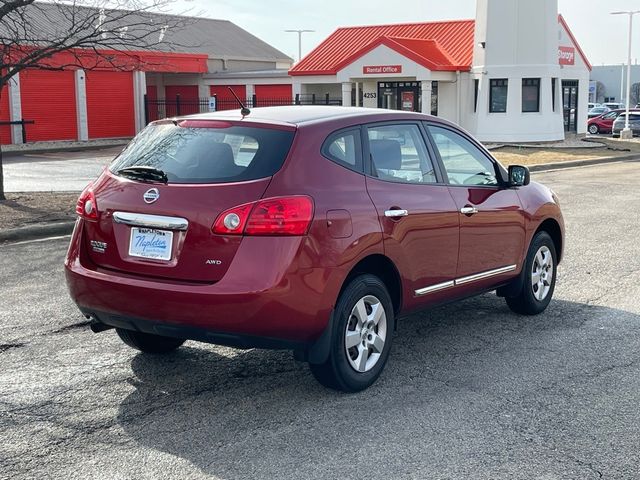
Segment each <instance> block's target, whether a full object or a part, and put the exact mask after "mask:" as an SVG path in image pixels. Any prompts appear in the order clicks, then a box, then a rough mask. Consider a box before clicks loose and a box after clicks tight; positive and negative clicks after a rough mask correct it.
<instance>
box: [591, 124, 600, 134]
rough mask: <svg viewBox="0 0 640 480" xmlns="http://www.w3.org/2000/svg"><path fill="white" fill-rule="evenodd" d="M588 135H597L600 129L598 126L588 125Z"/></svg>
mask: <svg viewBox="0 0 640 480" xmlns="http://www.w3.org/2000/svg"><path fill="white" fill-rule="evenodd" d="M589 133H590V134H591V135H596V134H597V133H600V129H599V128H598V125H596V124H595V123H592V124H591V125H589Z"/></svg>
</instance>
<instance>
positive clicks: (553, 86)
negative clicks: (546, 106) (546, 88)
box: [551, 78, 558, 112]
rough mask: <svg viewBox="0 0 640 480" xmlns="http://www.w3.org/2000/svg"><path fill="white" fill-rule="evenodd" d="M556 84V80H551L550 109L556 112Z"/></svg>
mask: <svg viewBox="0 0 640 480" xmlns="http://www.w3.org/2000/svg"><path fill="white" fill-rule="evenodd" d="M557 83H558V79H557V78H552V79H551V108H552V109H553V111H554V112H555V111H556V84H557Z"/></svg>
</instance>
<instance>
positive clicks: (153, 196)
mask: <svg viewBox="0 0 640 480" xmlns="http://www.w3.org/2000/svg"><path fill="white" fill-rule="evenodd" d="M142 198H143V199H144V201H145V202H146V203H153V202H155V201H156V200H158V199H159V198H160V192H159V191H158V189H157V188H150V189H149V190H147V191H146V192H144V195H142Z"/></svg>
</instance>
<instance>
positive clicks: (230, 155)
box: [109, 123, 294, 183]
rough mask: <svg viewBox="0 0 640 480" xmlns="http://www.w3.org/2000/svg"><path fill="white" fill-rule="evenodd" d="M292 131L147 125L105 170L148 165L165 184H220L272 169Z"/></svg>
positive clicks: (286, 149) (251, 177) (266, 174)
mask: <svg viewBox="0 0 640 480" xmlns="http://www.w3.org/2000/svg"><path fill="white" fill-rule="evenodd" d="M293 135H294V133H293V132H289V131H282V130H272V129H266V128H251V127H237V126H231V127H228V128H192V127H180V126H177V125H174V124H173V123H169V124H157V125H149V126H148V127H147V128H145V129H144V130H143V131H142V132H140V134H139V135H137V136H136V137H135V138H134V139H133V140H132V141H131V143H129V145H128V146H127V148H126V149H125V150H124V151H123V152H122V153H121V154H120V155H119V156H118V157H117V158H116V159H115V160H114V161H113V163H112V164H111V166H110V167H109V170H110V171H111V172H113V173H116V172H117V171H118V170H120V169H122V168H125V167H132V166H151V167H155V168H157V169H160V170H162V171H164V172H165V173H166V174H167V177H168V179H169V183H224V182H238V181H247V180H255V179H258V178H264V177H269V176H271V175H273V174H274V173H276V172H277V171H278V170H279V169H280V167H282V163H283V162H284V159H285V158H286V156H287V153H288V152H289V148H290V147H291V142H292V141H293Z"/></svg>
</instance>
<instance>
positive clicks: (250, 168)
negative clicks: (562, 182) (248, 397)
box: [65, 106, 564, 391]
mask: <svg viewBox="0 0 640 480" xmlns="http://www.w3.org/2000/svg"><path fill="white" fill-rule="evenodd" d="M245 113H246V112H245ZM77 213H78V216H79V217H78V221H77V223H76V227H75V231H74V233H73V236H72V239H71V245H70V247H69V251H68V255H67V258H66V262H65V267H66V278H67V283H68V286H69V290H70V292H71V296H72V298H73V299H74V300H75V302H76V303H77V304H78V306H79V307H80V310H81V311H82V313H83V314H84V315H86V316H87V317H88V318H90V319H91V321H92V330H93V331H95V332H97V331H102V330H106V329H109V328H112V327H115V329H116V331H117V333H118V335H119V336H120V338H121V339H122V340H123V341H124V342H125V343H126V344H127V345H129V346H131V347H134V348H136V349H139V350H141V351H143V352H150V353H165V352H169V351H171V350H174V349H176V348H178V347H179V346H180V345H181V344H182V343H184V341H185V340H187V339H191V340H199V341H203V342H210V343H216V344H222V345H230V346H234V347H239V348H253V347H261V348H276V349H290V350H293V352H294V355H295V357H296V358H297V359H300V360H304V361H307V362H308V363H309V364H310V368H311V371H312V372H313V375H314V376H315V377H316V378H317V379H318V380H319V381H320V382H321V383H322V384H324V385H326V386H329V387H331V388H335V389H339V390H344V391H358V390H362V389H364V388H366V387H368V386H369V385H371V384H372V383H373V382H374V381H375V380H376V379H377V377H378V376H379V375H380V373H381V371H382V369H383V368H384V365H385V363H386V361H387V357H388V355H389V351H390V349H391V342H392V337H393V332H394V330H395V328H396V319H398V318H399V317H401V316H402V315H404V314H407V313H409V312H412V311H415V310H417V309H421V308H424V307H429V306H432V305H437V304H442V303H445V302H450V301H452V300H456V299H460V298H464V297H468V296H471V295H477V294H480V293H483V292H487V291H492V290H497V293H498V295H500V296H503V297H505V298H506V301H507V304H508V305H509V307H510V308H511V309H512V310H514V311H515V312H518V313H521V314H526V315H532V314H537V313H540V312H542V311H543V310H544V309H545V308H546V307H547V305H548V304H549V302H550V300H551V297H552V295H553V290H554V285H555V280H556V267H557V265H558V262H559V261H560V259H561V255H562V247H563V243H564V240H563V238H564V225H563V220H562V215H561V213H560V208H559V205H558V200H557V198H556V196H555V195H554V193H553V192H552V191H551V190H549V189H548V188H546V187H544V186H542V185H539V184H536V183H530V182H529V172H528V170H527V169H526V168H525V167H521V166H511V167H510V168H509V170H505V169H504V168H503V167H502V166H501V165H500V164H499V163H498V162H497V161H496V160H495V159H494V158H493V157H492V156H491V155H490V154H489V152H488V151H487V150H485V149H484V148H483V147H482V145H480V144H479V143H478V142H476V141H475V140H474V139H473V138H472V137H471V136H469V135H468V134H467V133H466V132H464V131H462V130H461V129H459V128H458V127H456V126H455V125H453V124H451V123H449V122H446V121H444V120H441V119H438V118H434V117H430V116H427V115H422V114H417V113H407V112H395V111H388V110H378V109H361V108H346V107H335V108H333V107H298V106H295V107H275V108H257V109H255V110H253V111H252V112H251V113H250V114H249V115H246V116H242V115H240V114H239V113H238V112H234V111H227V112H220V113H211V114H201V115H194V116H189V117H182V118H175V119H171V120H162V121H158V122H154V123H152V124H151V125H149V126H148V127H147V128H146V129H145V130H144V131H143V132H141V133H140V134H139V135H138V136H137V137H136V138H135V139H134V140H133V141H132V142H131V143H130V144H129V146H128V147H127V148H126V149H125V150H124V151H123V152H122V153H121V154H120V155H119V156H118V157H117V158H116V159H115V160H114V161H113V163H112V164H111V165H110V166H109V168H108V169H106V170H105V171H104V172H103V173H102V175H101V176H100V177H99V178H98V179H97V180H96V181H95V182H93V184H91V185H90V186H89V187H87V189H86V190H85V191H84V192H83V193H82V195H81V196H80V198H79V200H78V205H77Z"/></svg>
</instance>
